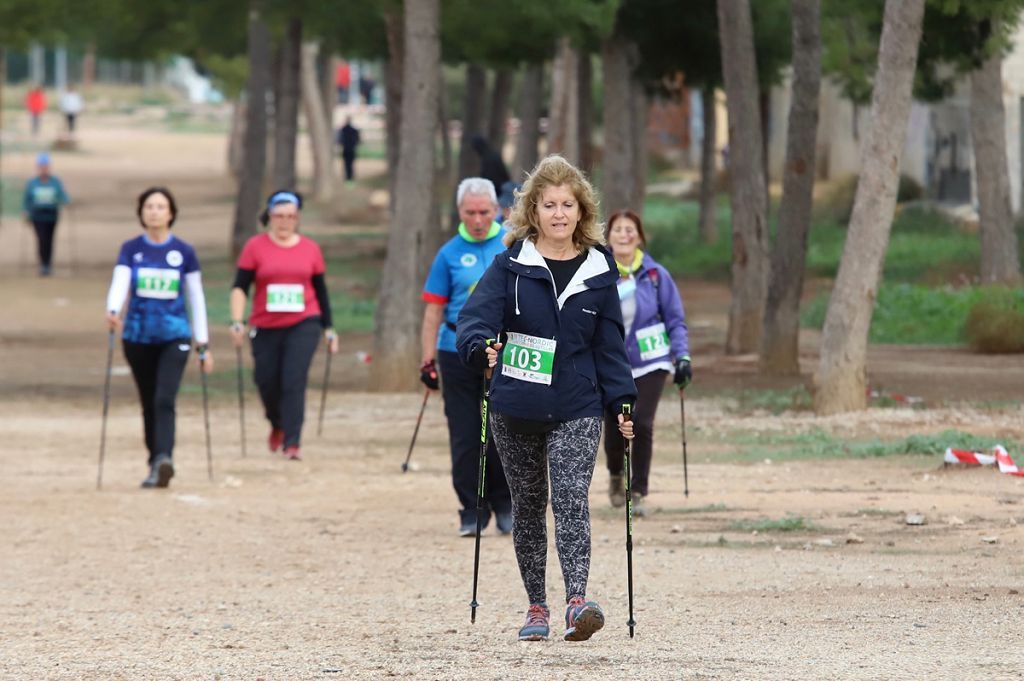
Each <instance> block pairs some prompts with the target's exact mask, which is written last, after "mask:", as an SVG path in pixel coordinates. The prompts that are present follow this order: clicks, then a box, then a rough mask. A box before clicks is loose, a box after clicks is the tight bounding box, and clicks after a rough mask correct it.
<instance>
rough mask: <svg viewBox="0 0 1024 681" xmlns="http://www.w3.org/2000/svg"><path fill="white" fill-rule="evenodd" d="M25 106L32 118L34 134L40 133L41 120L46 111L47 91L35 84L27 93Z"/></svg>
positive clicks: (34, 135)
mask: <svg viewBox="0 0 1024 681" xmlns="http://www.w3.org/2000/svg"><path fill="white" fill-rule="evenodd" d="M25 108H26V109H28V115H29V117H30V118H31V120H32V136H33V137H36V136H37V135H39V121H40V119H41V117H42V115H43V112H44V111H46V93H45V92H43V88H42V87H41V86H39V85H34V86H33V87H32V89H31V90H29V91H28V94H26V95H25Z"/></svg>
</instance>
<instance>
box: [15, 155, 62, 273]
mask: <svg viewBox="0 0 1024 681" xmlns="http://www.w3.org/2000/svg"><path fill="white" fill-rule="evenodd" d="M36 167H37V170H38V173H37V174H36V176H35V177H33V178H32V179H31V180H29V181H28V184H27V185H25V194H24V196H23V197H22V201H21V207H22V210H23V211H24V212H25V220H26V221H27V222H29V223H31V224H32V226H33V227H34V228H35V231H36V241H37V242H38V246H39V276H41V277H48V276H50V272H51V269H52V265H53V236H54V234H55V233H56V231H57V220H58V219H59V218H60V207H61V206H62V205H64V204H67V203H70V201H71V199H70V198H68V195H67V192H65V191H64V185H63V184H61V181H60V180H59V179H58V178H57V177H56V176H55V175H51V174H50V155H49V154H47V153H46V152H42V153H40V154H39V155H38V156H37V157H36Z"/></svg>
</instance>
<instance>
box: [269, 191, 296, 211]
mask: <svg viewBox="0 0 1024 681" xmlns="http://www.w3.org/2000/svg"><path fill="white" fill-rule="evenodd" d="M282 203H294V204H295V205H296V206H297V205H299V197H297V196H296V195H295V194H292V193H291V192H278V193H276V194H273V195H272V196H271V197H270V199H268V200H267V208H273V207H274V206H279V205H281V204H282Z"/></svg>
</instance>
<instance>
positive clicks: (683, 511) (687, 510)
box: [658, 504, 736, 515]
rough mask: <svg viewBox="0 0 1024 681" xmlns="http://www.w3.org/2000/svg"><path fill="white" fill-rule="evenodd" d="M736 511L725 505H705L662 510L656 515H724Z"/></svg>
mask: <svg viewBox="0 0 1024 681" xmlns="http://www.w3.org/2000/svg"><path fill="white" fill-rule="evenodd" d="M733 510H736V509H730V508H729V507H728V506H726V505H725V504H706V505H704V506H692V507H691V506H681V507H677V508H662V509H659V510H658V513H659V514H661V513H665V514H670V515H692V514H694V513H724V512H726V511H733Z"/></svg>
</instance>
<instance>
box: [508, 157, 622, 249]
mask: <svg viewBox="0 0 1024 681" xmlns="http://www.w3.org/2000/svg"><path fill="white" fill-rule="evenodd" d="M561 185H565V186H566V187H568V188H569V191H571V192H572V193H573V196H575V197H576V200H577V201H578V202H579V205H580V221H579V222H578V223H577V225H576V229H575V230H574V231H573V233H572V243H573V246H575V247H576V249H577V250H579V251H584V250H586V249H587V248H590V247H591V246H597V245H603V244H604V243H605V240H604V230H603V228H602V226H601V222H600V220H599V219H598V216H599V215H600V214H599V213H598V203H597V193H596V192H595V191H594V188H593V186H591V184H590V182H588V181H587V178H586V176H585V175H584V174H583V171H581V170H580V169H579V168H577V167H576V166H574V165H573V164H571V163H569V162H568V161H566V160H565V159H564V158H562V157H561V156H558V155H557V154H553V155H551V156H547V157H545V158H543V159H541V161H540V163H538V164H537V166H536V167H535V168H534V169H533V171H532V172H531V173H530V175H529V177H527V178H526V181H525V182H524V183H523V188H522V189H521V190H519V191H517V192H516V202H515V204H513V206H512V212H511V213H509V216H508V218H507V219H506V220H505V228H506V229H507V230H508V233H507V234H506V235H505V239H504V243H505V245H506V246H511V245H512V244H514V243H515V242H516V241H519V240H520V239H529V240H530V241H533V242H536V241H537V237H538V236H539V235H540V221H539V220H538V218H537V206H538V204H539V203H540V198H541V194H543V193H544V190H545V189H548V188H550V187H558V186H561Z"/></svg>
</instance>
